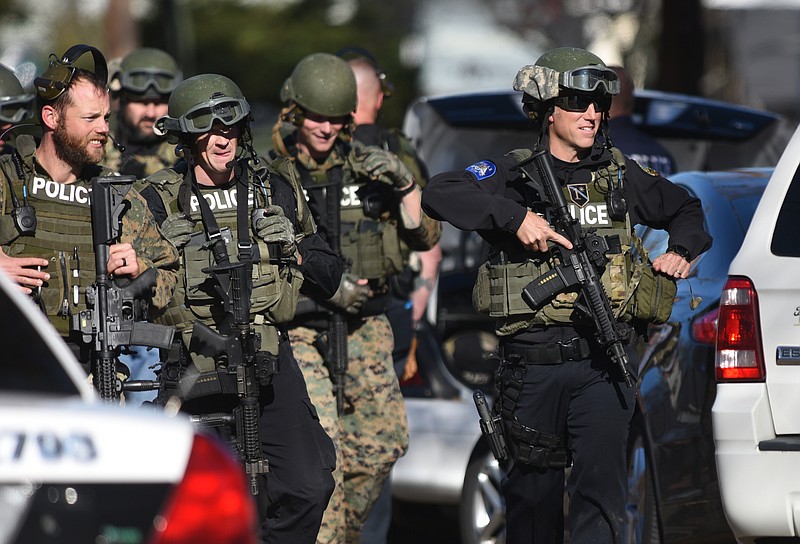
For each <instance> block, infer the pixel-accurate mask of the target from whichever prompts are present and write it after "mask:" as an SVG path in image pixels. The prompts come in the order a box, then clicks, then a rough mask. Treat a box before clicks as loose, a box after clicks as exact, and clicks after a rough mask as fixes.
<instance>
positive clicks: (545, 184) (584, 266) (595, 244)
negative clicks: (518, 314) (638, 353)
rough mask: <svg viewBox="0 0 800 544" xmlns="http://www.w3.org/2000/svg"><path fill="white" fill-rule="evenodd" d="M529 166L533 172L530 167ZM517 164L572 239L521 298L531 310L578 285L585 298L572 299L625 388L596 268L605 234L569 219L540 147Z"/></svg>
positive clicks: (623, 365)
mask: <svg viewBox="0 0 800 544" xmlns="http://www.w3.org/2000/svg"><path fill="white" fill-rule="evenodd" d="M531 166H533V168H534V169H535V170H534V171H530V167H531ZM519 168H520V170H521V171H522V172H524V173H525V175H526V176H527V177H528V178H529V179H530V180H531V181H532V182H533V183H534V186H535V188H536V189H537V190H538V189H539V188H540V187H539V186H536V185H535V183H536V181H538V182H540V183H541V189H542V190H543V191H544V194H543V195H542V196H543V197H544V200H545V201H546V202H547V203H548V204H549V205H550V207H551V209H552V219H551V220H552V223H553V228H554V230H555V231H556V232H558V233H559V234H561V235H562V236H564V237H565V238H567V239H568V240H569V241H570V242H572V246H573V247H572V249H567V248H565V247H563V246H561V245H558V246H557V250H558V252H559V255H560V257H561V258H560V264H558V265H557V266H556V267H555V268H553V269H552V270H550V271H549V272H547V273H545V274H543V275H542V276H540V277H538V278H536V279H535V280H533V281H532V282H531V283H529V284H528V285H527V286H525V288H524V289H523V290H522V298H523V299H524V300H525V302H526V303H528V305H530V306H531V308H533V309H539V308H541V307H542V306H544V305H545V304H546V303H547V302H549V301H550V299H552V298H553V297H554V296H556V295H557V294H559V293H562V292H565V291H568V290H570V289H575V288H579V289H580V293H581V295H582V298H583V301H582V303H583V304H581V300H580V299H579V300H578V301H577V302H576V305H578V306H579V307H580V308H581V309H582V310H583V311H584V312H586V313H587V314H588V315H590V316H591V317H592V319H593V321H594V325H595V332H596V336H597V340H598V342H599V343H600V345H602V346H603V347H604V348H605V349H606V351H607V353H608V355H609V356H610V357H611V360H612V361H613V362H614V363H616V365H617V366H618V367H619V370H620V372H621V373H622V377H623V379H624V380H625V383H626V385H627V386H628V387H632V386H633V379H632V378H631V375H630V372H628V355H627V353H625V347H624V343H623V337H622V335H621V333H620V327H619V324H618V323H617V321H616V319H615V318H614V314H613V311H612V309H611V303H610V302H609V300H608V295H607V294H606V292H605V290H604V289H603V284H602V283H601V281H600V276H599V275H598V273H597V268H598V267H600V266H603V265H604V264H605V262H606V261H607V257H606V255H605V253H606V252H607V251H608V249H609V246H608V243H607V241H606V239H605V238H603V237H600V236H592V235H588V234H587V233H586V232H584V231H583V230H582V229H581V224H580V222H579V221H578V220H577V219H575V218H573V217H572V214H570V212H569V208H568V207H567V200H566V198H565V197H564V193H563V192H562V189H561V185H560V183H559V182H558V179H557V178H556V175H555V172H554V171H553V163H552V159H551V158H550V155H549V154H548V153H547V151H546V150H544V149H538V150H535V151H534V153H533V155H532V156H531V157H530V158H529V159H526V160H525V161H523V162H521V163H520V164H519Z"/></svg>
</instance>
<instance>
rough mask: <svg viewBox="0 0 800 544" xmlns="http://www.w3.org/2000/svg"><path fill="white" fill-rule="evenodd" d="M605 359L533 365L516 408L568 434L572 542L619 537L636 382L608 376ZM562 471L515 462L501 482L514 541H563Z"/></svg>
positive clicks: (532, 422)
mask: <svg viewBox="0 0 800 544" xmlns="http://www.w3.org/2000/svg"><path fill="white" fill-rule="evenodd" d="M608 364H610V363H608V362H607V361H602V362H596V363H592V362H591V361H588V360H586V361H567V362H563V363H559V364H543V365H528V366H527V371H526V374H525V378H524V385H523V388H522V392H521V394H520V398H519V402H518V404H517V408H516V412H515V413H516V417H517V418H518V419H519V421H520V422H521V423H523V424H524V425H527V426H528V427H532V428H534V429H536V430H539V431H544V432H547V433H552V434H561V435H567V434H568V435H569V437H570V440H571V444H572V452H573V466H572V469H571V471H570V474H569V479H568V481H567V483H566V485H567V491H568V492H569V516H568V527H569V532H570V542H571V544H587V543H598V544H599V543H602V544H611V543H620V542H621V541H622V526H623V516H624V504H625V494H626V481H627V476H626V466H627V460H626V449H627V445H626V442H627V437H628V428H629V425H630V421H631V418H632V416H633V410H634V396H635V388H628V387H626V386H625V384H624V382H623V383H620V382H618V381H617V377H616V376H617V373H612V374H611V376H612V377H609V373H608V372H607V366H608ZM564 474H565V471H564V469H555V468H548V469H535V468H531V467H527V466H523V465H516V464H515V466H514V467H513V468H512V469H511V471H510V472H509V474H508V477H507V478H506V479H505V481H504V482H503V495H504V496H505V500H506V520H507V538H506V542H508V544H533V543H535V544H553V543H557V544H560V543H561V542H563V538H564V510H563V507H564Z"/></svg>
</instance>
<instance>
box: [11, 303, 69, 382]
mask: <svg viewBox="0 0 800 544" xmlns="http://www.w3.org/2000/svg"><path fill="white" fill-rule="evenodd" d="M0 334H2V340H1V341H0V345H2V350H3V355H2V358H1V359H0V360H1V361H2V362H0V394H2V393H19V392H37V393H46V394H54V395H75V394H77V390H76V388H75V384H74V383H73V382H72V380H71V379H70V376H69V375H68V374H67V372H66V371H65V370H64V367H63V366H62V364H61V362H60V361H59V359H58V356H57V355H56V354H55V353H53V351H52V350H51V349H50V347H49V345H48V343H47V342H45V341H44V340H43V338H42V335H41V334H40V333H39V332H38V331H37V330H36V327H35V326H34V325H33V323H31V320H30V319H29V318H28V316H27V315H26V314H25V312H24V311H22V310H21V309H20V308H19V306H18V305H17V304H16V302H15V301H14V300H13V299H12V297H11V296H10V295H9V294H8V293H7V292H6V291H5V290H4V289H0Z"/></svg>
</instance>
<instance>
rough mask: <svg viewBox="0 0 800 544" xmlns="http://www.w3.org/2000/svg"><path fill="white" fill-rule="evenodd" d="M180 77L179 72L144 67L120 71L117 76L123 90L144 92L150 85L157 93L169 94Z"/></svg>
mask: <svg viewBox="0 0 800 544" xmlns="http://www.w3.org/2000/svg"><path fill="white" fill-rule="evenodd" d="M182 79H183V77H182V75H181V74H180V73H178V74H175V73H173V72H168V71H166V70H151V69H146V68H145V69H135V70H130V71H128V72H122V73H121V74H120V76H119V82H120V86H121V87H122V88H123V89H124V90H126V91H129V92H134V93H144V92H147V89H149V88H150V87H152V88H153V89H155V90H156V92H158V93H161V94H169V93H171V92H172V91H174V90H175V87H177V86H178V83H179V82H180V81H181V80H182Z"/></svg>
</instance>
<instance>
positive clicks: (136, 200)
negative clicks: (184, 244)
mask: <svg viewBox="0 0 800 544" xmlns="http://www.w3.org/2000/svg"><path fill="white" fill-rule="evenodd" d="M128 200H130V202H131V208H130V209H129V210H128V211H127V212H126V213H125V215H124V216H123V218H122V236H121V241H122V242H123V243H130V244H131V245H132V246H133V248H134V249H135V250H136V256H137V258H138V260H139V268H140V269H141V270H146V269H147V268H151V267H153V268H155V269H156V285H155V287H154V288H153V298H152V301H151V310H154V311H155V313H158V311H159V310H162V309H164V308H166V306H167V305H168V304H169V302H170V300H171V299H172V293H173V291H174V289H175V286H176V284H177V282H178V266H179V261H178V252H177V251H176V250H175V247H174V246H173V245H172V244H170V243H169V242H167V241H166V240H164V239H163V238H162V237H161V234H160V233H159V230H158V227H157V226H156V222H155V219H153V215H152V214H151V213H150V210H149V209H148V208H147V203H146V202H145V200H144V198H142V196H141V195H140V194H139V193H138V192H136V191H135V190H134V189H131V190H130V192H129V193H128Z"/></svg>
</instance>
